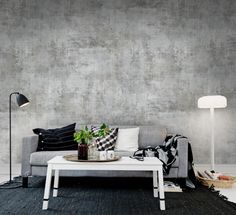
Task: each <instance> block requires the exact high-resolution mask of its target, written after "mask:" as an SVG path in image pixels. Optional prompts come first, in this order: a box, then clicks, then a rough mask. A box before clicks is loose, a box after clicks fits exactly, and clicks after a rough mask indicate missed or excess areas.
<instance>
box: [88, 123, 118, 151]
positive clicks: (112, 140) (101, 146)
mask: <svg viewBox="0 0 236 215" xmlns="http://www.w3.org/2000/svg"><path fill="white" fill-rule="evenodd" d="M91 131H92V132H93V133H94V134H97V133H98V131H99V127H96V126H91ZM117 135H118V128H112V129H111V131H110V132H109V133H108V134H107V135H106V136H105V137H96V143H97V149H98V151H104V150H114V148H115V144H116V140H117Z"/></svg>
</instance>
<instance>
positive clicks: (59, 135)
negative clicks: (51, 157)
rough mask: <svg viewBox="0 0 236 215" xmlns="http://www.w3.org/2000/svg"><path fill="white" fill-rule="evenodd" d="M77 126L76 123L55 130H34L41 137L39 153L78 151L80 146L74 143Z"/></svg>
mask: <svg viewBox="0 0 236 215" xmlns="http://www.w3.org/2000/svg"><path fill="white" fill-rule="evenodd" d="M75 125H76V123H73V124H71V125H67V126H65V127H62V128H55V129H43V128H35V129H33V132H34V133H35V134H37V135H39V139H38V147H37V151H62V150H76V149H77V148H78V144H77V142H75V141H74V133H75Z"/></svg>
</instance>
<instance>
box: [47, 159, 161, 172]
mask: <svg viewBox="0 0 236 215" xmlns="http://www.w3.org/2000/svg"><path fill="white" fill-rule="evenodd" d="M48 165H50V166H51V167H52V168H53V169H60V170H131V171H132V170H135V171H159V170H162V162H161V161H160V160H159V159H158V158H156V157H145V158H144V161H138V160H136V159H132V158H130V157H121V158H120V159H119V160H118V161H113V162H73V161H67V160H66V159H64V158H63V156H55V157H54V158H52V159H51V160H49V161H48Z"/></svg>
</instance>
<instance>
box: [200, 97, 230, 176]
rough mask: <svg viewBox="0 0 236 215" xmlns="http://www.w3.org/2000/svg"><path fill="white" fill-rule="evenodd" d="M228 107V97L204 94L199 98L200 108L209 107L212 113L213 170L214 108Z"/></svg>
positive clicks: (212, 148)
mask: <svg viewBox="0 0 236 215" xmlns="http://www.w3.org/2000/svg"><path fill="white" fill-rule="evenodd" d="M225 107H227V99H226V97H224V96H220V95H213V96H203V97H201V98H199V99H198V108H209V109H210V113H211V170H213V171H214V170H215V130H214V127H215V122H214V121H215V120H214V118H215V117H214V109H215V108H225Z"/></svg>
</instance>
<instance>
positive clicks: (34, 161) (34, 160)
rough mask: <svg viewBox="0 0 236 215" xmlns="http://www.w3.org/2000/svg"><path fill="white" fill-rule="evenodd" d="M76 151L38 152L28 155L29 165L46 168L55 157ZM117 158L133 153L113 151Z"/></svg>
mask: <svg viewBox="0 0 236 215" xmlns="http://www.w3.org/2000/svg"><path fill="white" fill-rule="evenodd" d="M77 153H78V151H77V150H71V151H39V152H33V153H32V154H31V155H30V164H31V165H32V166H47V162H48V161H49V160H50V159H52V158H53V157H55V156H65V155H70V154H77ZM115 154H116V155H119V156H131V155H133V152H130V151H115Z"/></svg>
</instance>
